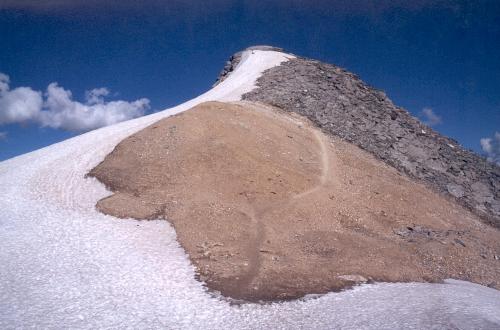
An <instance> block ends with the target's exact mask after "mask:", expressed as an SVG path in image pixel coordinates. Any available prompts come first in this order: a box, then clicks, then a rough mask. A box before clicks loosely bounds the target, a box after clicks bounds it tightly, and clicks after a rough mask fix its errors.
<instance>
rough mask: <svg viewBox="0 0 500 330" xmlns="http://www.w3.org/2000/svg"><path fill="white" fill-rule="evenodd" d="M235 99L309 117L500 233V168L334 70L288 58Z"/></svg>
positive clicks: (353, 76)
mask: <svg viewBox="0 0 500 330" xmlns="http://www.w3.org/2000/svg"><path fill="white" fill-rule="evenodd" d="M257 85H258V86H259V88H256V89H254V90H253V91H252V92H250V93H247V94H245V95H243V99H245V100H251V101H260V102H264V103H267V104H271V105H274V106H277V107H279V108H281V109H284V110H286V111H291V112H296V113H298V114H301V115H304V116H305V117H307V118H309V119H310V120H311V121H313V122H314V123H315V124H317V125H318V126H319V127H320V128H321V129H322V130H323V131H325V132H326V133H328V134H331V135H334V136H338V137H340V138H342V139H344V140H346V141H348V142H352V143H354V144H356V145H357V146H359V147H361V148H363V149H365V150H367V151H369V152H370V153H372V154H373V155H374V156H375V157H377V158H379V159H381V160H383V161H384V162H386V163H388V164H389V165H391V166H393V167H395V168H396V169H398V170H400V171H402V172H404V173H406V174H407V175H409V176H410V177H412V178H414V179H416V180H419V181H423V182H425V183H426V184H427V185H428V186H430V187H432V188H433V189H435V190H436V191H438V192H440V193H443V194H445V195H447V196H450V197H451V198H453V199H454V200H455V201H456V202H458V203H460V204H461V205H463V206H465V207H467V208H468V209H470V210H472V211H473V212H475V213H476V214H477V215H478V216H480V217H481V218H482V219H483V220H484V221H486V222H488V223H489V224H491V225H493V226H495V227H497V228H499V227H500V167H499V166H497V165H495V164H493V163H490V162H488V161H487V160H486V159H485V158H483V157H480V156H478V155H477V154H475V153H473V152H471V151H469V150H466V149H464V148H463V147H462V146H460V145H459V144H458V143H457V142H456V141H454V140H452V139H449V138H447V137H445V136H442V135H440V134H439V133H437V132H435V131H434V130H432V129H431V128H429V127H427V126H425V125H424V124H422V123H421V122H420V121H419V120H418V119H415V118H414V117H412V116H411V115H410V114H409V113H408V112H407V111H406V110H404V109H402V108H399V107H397V106H395V105H394V104H393V103H392V102H391V100H389V98H388V97H387V96H386V95H385V93H383V92H381V91H378V90H376V89H373V88H371V87H370V86H368V85H367V84H365V83H364V82H363V81H361V80H360V79H359V78H358V77H357V76H356V75H354V74H352V73H350V72H348V71H346V70H343V69H341V68H339V67H337V66H334V65H330V64H325V63H321V62H318V61H314V60H309V59H305V58H295V59H293V60H291V61H289V62H287V63H284V64H283V65H281V66H279V67H275V68H272V69H270V70H268V71H267V72H265V73H264V74H263V75H262V76H261V77H260V78H259V79H258V81H257Z"/></svg>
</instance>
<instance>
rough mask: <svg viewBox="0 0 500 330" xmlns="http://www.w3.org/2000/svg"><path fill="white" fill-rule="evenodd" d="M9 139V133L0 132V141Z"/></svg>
mask: <svg viewBox="0 0 500 330" xmlns="http://www.w3.org/2000/svg"><path fill="white" fill-rule="evenodd" d="M5 139H7V132H0V141H2V140H5Z"/></svg>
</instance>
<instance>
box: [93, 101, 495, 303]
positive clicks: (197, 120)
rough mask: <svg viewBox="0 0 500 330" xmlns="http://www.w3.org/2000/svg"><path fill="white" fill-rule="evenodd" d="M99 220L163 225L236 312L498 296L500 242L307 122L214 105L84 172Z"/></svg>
mask: <svg viewBox="0 0 500 330" xmlns="http://www.w3.org/2000/svg"><path fill="white" fill-rule="evenodd" d="M90 175H91V176H95V177H96V178H98V179H99V180H100V181H102V182H103V183H105V184H106V185H107V187H108V188H109V189H110V190H112V191H113V192H114V195H112V196H110V197H108V198H105V199H103V200H101V201H99V203H98V205H97V207H98V209H99V210H101V211H102V212H104V213H106V214H111V215H114V216H117V217H123V218H126V217H134V218H137V219H155V218H164V219H166V220H168V221H170V222H171V223H172V225H173V226H174V228H175V230H176V232H177V236H178V240H179V242H180V244H181V245H182V246H183V248H184V249H185V250H186V252H187V253H188V254H189V257H190V258H191V261H192V262H193V264H194V265H195V267H196V268H197V273H198V276H199V278H200V280H202V281H204V282H206V284H207V286H208V287H209V288H211V289H213V290H217V291H220V292H221V293H222V294H223V295H226V296H229V297H232V298H237V299H244V300H250V301H255V300H276V299H292V298H296V297H300V296H302V295H304V294H308V293H322V292H328V291H331V290H338V289H342V288H345V287H349V286H352V285H354V284H356V283H360V282H365V281H369V280H378V281H439V280H441V279H444V278H457V279H464V280H469V281H473V282H477V283H481V284H484V285H490V286H493V287H497V288H498V286H499V284H500V283H498V282H499V281H498V279H499V278H500V261H499V260H497V258H498V259H500V235H499V232H498V231H497V230H496V229H494V228H492V227H490V226H487V225H484V224H483V223H481V222H480V221H479V220H478V219H477V217H475V216H474V215H472V214H471V213H469V212H468V211H466V210H465V209H462V208H461V207H459V206H457V205H456V204H454V203H452V202H450V201H449V200H447V199H445V198H443V197H441V196H439V195H437V194H435V193H434V192H432V191H430V190H429V189H427V188H425V187H424V186H422V185H420V184H417V183H415V182H412V181H411V180H409V179H407V178H406V177H404V176H402V175H401V174H399V173H398V172H397V171H395V170H394V169H392V168H390V167H388V166H387V165H385V164H384V163H382V162H380V161H378V160H376V159H374V158H373V157H372V156H370V155H369V154H367V153H366V152H364V151H362V150H360V149H359V148H357V147H355V146H353V145H351V144H348V143H346V142H343V141H340V140H336V139H331V138H329V137H327V136H326V135H324V134H323V133H322V132H321V131H319V130H318V129H316V128H315V127H314V126H313V125H312V124H311V123H309V122H308V120H307V119H304V118H302V117H300V116H298V115H290V114H286V113H283V112H280V111H279V110H277V109H274V108H271V107H269V106H263V105H260V104H255V103H248V102H244V103H237V104H227V103H219V102H208V103H204V104H201V105H199V106H196V107H195V108H193V109H191V110H189V111H187V112H184V113H182V114H180V115H177V116H174V117H170V118H167V119H164V120H161V121H159V122H157V123H155V124H154V125H152V126H150V127H148V128H146V129H144V130H143V131H141V132H138V133H136V134H134V135H132V136H130V137H129V138H127V139H125V140H124V141H122V142H121V143H120V144H119V145H118V146H117V147H116V148H115V150H114V151H113V152H112V153H111V154H110V155H108V156H107V157H106V159H105V160H104V161H103V162H102V163H101V164H100V165H98V166H97V167H96V168H95V169H93V170H92V171H91V172H90Z"/></svg>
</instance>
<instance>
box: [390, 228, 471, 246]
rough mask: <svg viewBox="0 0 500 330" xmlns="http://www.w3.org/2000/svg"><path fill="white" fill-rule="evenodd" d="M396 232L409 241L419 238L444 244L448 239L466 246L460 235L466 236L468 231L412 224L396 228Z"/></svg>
mask: <svg viewBox="0 0 500 330" xmlns="http://www.w3.org/2000/svg"><path fill="white" fill-rule="evenodd" d="M394 233H395V234H396V235H398V236H400V237H401V238H404V239H406V240H407V241H408V242H415V241H416V240H418V239H425V240H437V241H439V242H441V243H443V244H446V243H447V241H449V242H454V243H456V244H459V245H461V246H463V247H465V246H466V245H465V243H464V242H463V240H462V239H460V238H458V237H464V236H465V235H466V234H467V232H466V231H458V230H437V229H431V228H427V227H424V226H418V225H412V226H407V227H404V228H400V229H397V230H394Z"/></svg>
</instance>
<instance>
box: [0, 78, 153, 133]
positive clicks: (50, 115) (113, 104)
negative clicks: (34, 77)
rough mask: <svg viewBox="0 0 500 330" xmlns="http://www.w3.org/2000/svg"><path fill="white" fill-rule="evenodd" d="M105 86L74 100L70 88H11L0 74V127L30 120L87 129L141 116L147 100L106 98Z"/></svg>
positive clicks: (76, 129)
mask: <svg viewBox="0 0 500 330" xmlns="http://www.w3.org/2000/svg"><path fill="white" fill-rule="evenodd" d="M108 95H109V90H108V89H107V88H96V89H92V90H90V91H87V92H86V95H85V102H84V103H81V102H78V101H74V100H73V98H72V94H71V91H69V90H66V89H64V88H63V87H60V86H59V85H58V84H57V83H51V84H49V86H48V87H47V91H46V92H45V93H44V94H42V93H41V92H39V91H35V90H33V89H31V88H30V87H17V88H14V89H10V79H9V76H7V75H6V74H3V73H0V126H1V125H4V124H22V123H28V122H33V123H36V124H38V125H40V126H42V127H52V128H56V129H63V130H67V131H89V130H93V129H96V128H99V127H103V126H108V125H112V124H116V123H119V122H121V121H125V120H128V119H132V118H137V117H140V116H142V115H144V113H145V111H146V110H148V109H149V108H150V106H149V100H148V99H146V98H142V99H139V100H136V101H133V102H127V101H122V100H118V101H109V102H106V101H105V100H104V98H105V97H106V96H108Z"/></svg>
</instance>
